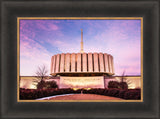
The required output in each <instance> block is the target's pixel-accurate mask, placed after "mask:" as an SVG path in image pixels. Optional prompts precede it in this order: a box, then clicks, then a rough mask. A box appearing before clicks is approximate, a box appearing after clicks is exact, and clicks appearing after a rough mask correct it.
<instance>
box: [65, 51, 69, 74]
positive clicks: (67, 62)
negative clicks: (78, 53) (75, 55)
mask: <svg viewBox="0 0 160 119" xmlns="http://www.w3.org/2000/svg"><path fill="white" fill-rule="evenodd" d="M65 72H70V54H69V53H67V54H66V57H65Z"/></svg>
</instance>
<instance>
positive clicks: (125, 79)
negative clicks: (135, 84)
mask: <svg viewBox="0 0 160 119" xmlns="http://www.w3.org/2000/svg"><path fill="white" fill-rule="evenodd" d="M120 82H121V83H124V84H125V82H126V84H127V87H129V86H130V85H131V83H132V82H131V81H130V80H128V79H127V78H126V76H125V70H124V71H123V74H122V76H121V78H120Z"/></svg>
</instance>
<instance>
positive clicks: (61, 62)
mask: <svg viewBox="0 0 160 119" xmlns="http://www.w3.org/2000/svg"><path fill="white" fill-rule="evenodd" d="M60 72H64V53H62V54H61V61H60Z"/></svg>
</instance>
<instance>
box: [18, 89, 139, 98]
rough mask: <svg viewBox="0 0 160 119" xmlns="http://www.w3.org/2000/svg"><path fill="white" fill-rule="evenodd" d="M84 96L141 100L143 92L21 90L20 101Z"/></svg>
mask: <svg viewBox="0 0 160 119" xmlns="http://www.w3.org/2000/svg"><path fill="white" fill-rule="evenodd" d="M81 92H83V93H84V94H98V95H105V96H112V97H118V98H123V99H127V100H139V99H140V98H141V90H140V89H128V90H120V89H90V90H85V89H79V90H76V91H75V90H73V89H70V88H68V89H20V99H22V100H28V99H37V98H42V97H48V96H54V95H62V94H76V93H81Z"/></svg>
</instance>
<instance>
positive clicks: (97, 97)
mask: <svg viewBox="0 0 160 119" xmlns="http://www.w3.org/2000/svg"><path fill="white" fill-rule="evenodd" d="M45 100H123V99H121V98H116V97H110V96H103V95H96V94H73V95H61V96H54V97H51V98H48V99H45Z"/></svg>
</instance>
